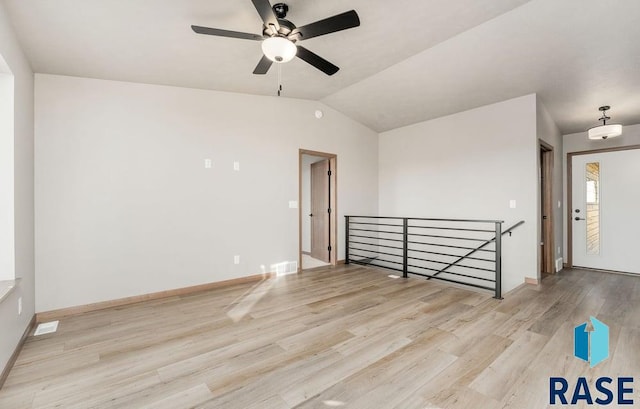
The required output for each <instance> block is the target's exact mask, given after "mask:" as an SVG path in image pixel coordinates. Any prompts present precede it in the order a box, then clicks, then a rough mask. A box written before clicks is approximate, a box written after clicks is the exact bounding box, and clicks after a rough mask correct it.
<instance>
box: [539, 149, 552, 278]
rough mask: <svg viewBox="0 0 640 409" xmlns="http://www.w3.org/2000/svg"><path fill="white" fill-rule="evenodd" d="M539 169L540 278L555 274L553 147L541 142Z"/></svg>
mask: <svg viewBox="0 0 640 409" xmlns="http://www.w3.org/2000/svg"><path fill="white" fill-rule="evenodd" d="M538 143H539V146H540V149H539V152H540V168H539V169H538V174H539V178H540V183H539V184H538V189H539V191H540V217H539V218H538V220H539V221H540V249H539V253H538V254H539V258H538V259H539V262H538V265H539V266H540V277H542V275H544V274H554V273H555V260H554V259H555V253H554V248H555V242H554V228H553V147H552V146H551V145H549V144H547V143H545V142H543V141H541V140H539V141H538Z"/></svg>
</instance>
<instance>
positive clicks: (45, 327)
mask: <svg viewBox="0 0 640 409" xmlns="http://www.w3.org/2000/svg"><path fill="white" fill-rule="evenodd" d="M59 322H60V321H51V322H43V323H42V324H40V325H38V328H36V332H35V333H34V334H33V335H35V336H38V335H44V334H52V333H54V332H56V331H57V330H58V323H59Z"/></svg>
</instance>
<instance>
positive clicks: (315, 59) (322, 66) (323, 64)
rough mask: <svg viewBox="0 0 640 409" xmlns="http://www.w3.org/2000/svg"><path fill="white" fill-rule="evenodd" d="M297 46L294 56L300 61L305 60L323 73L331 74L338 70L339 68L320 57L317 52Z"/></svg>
mask: <svg viewBox="0 0 640 409" xmlns="http://www.w3.org/2000/svg"><path fill="white" fill-rule="evenodd" d="M297 47H298V53H297V54H296V56H297V57H298V58H300V59H301V60H302V61H305V62H307V63H309V64H311V65H313V66H314V67H316V68H317V69H319V70H320V71H322V72H324V73H325V74H327V75H333V74H335V73H336V72H338V70H339V69H340V68H338V67H336V66H335V65H333V64H331V63H330V62H329V61H327V60H325V59H324V58H322V57H320V56H319V55H318V54H316V53H313V52H311V51H309V50H307V49H306V48H304V47H303V46H301V45H298V46H297Z"/></svg>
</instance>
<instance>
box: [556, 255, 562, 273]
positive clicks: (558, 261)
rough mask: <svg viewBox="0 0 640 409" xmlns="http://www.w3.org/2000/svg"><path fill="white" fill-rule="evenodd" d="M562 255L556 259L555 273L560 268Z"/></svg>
mask: <svg viewBox="0 0 640 409" xmlns="http://www.w3.org/2000/svg"><path fill="white" fill-rule="evenodd" d="M562 262H563V260H562V257H560V258H557V259H556V273H557V272H558V271H560V270H562Z"/></svg>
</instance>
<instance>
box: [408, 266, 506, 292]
mask: <svg viewBox="0 0 640 409" xmlns="http://www.w3.org/2000/svg"><path fill="white" fill-rule="evenodd" d="M409 274H414V275H417V276H422V277H429V278H433V279H434V280H441V281H448V282H450V283H455V284H462V285H469V286H471V287H475V288H482V289H483V290H489V291H494V290H495V288H494V287H487V286H484V285H480V284H474V283H465V282H464V281H457V280H450V279H448V278H442V277H438V276H430V275H428V274H420V273H412V272H411V271H409Z"/></svg>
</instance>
